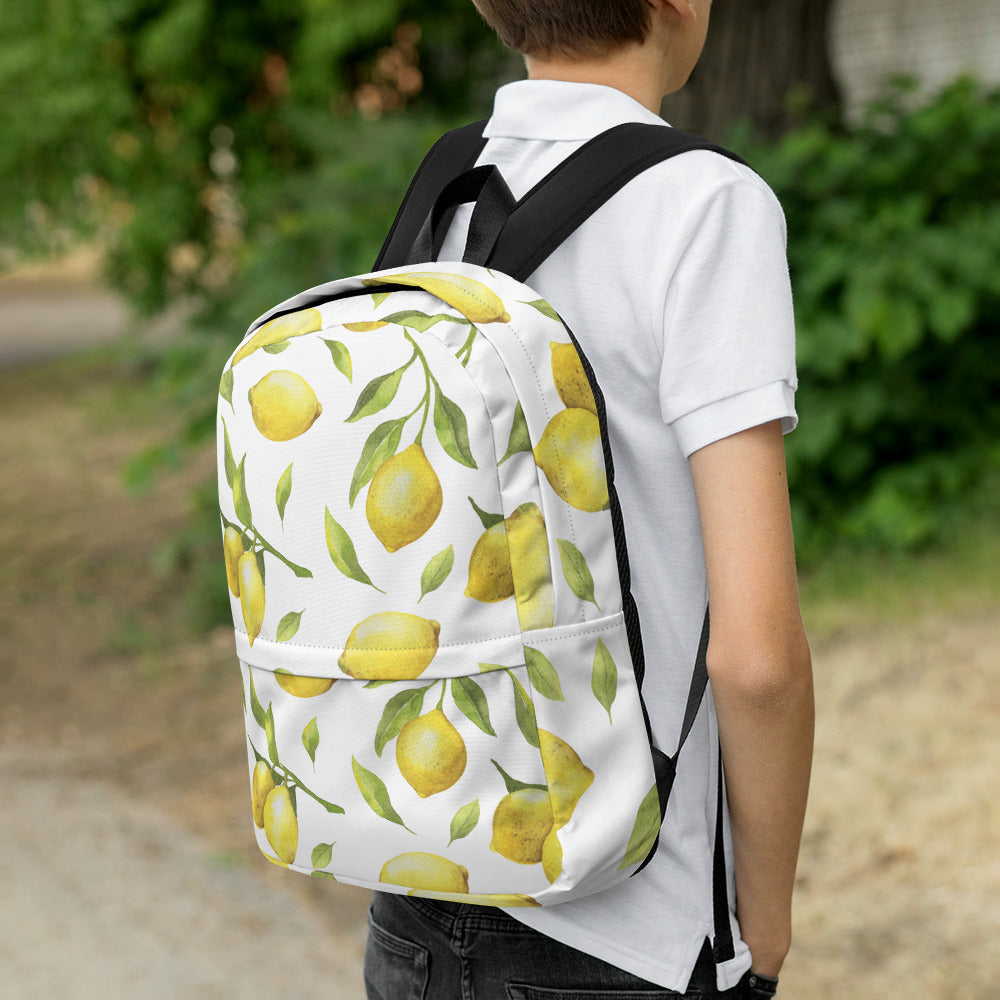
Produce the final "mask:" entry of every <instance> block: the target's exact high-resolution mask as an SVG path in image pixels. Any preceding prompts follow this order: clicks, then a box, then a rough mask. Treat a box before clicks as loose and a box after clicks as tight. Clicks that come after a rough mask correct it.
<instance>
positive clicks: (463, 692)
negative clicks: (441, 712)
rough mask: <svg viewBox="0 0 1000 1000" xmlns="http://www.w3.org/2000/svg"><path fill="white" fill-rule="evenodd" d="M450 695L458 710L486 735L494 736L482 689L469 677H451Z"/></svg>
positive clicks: (488, 708)
mask: <svg viewBox="0 0 1000 1000" xmlns="http://www.w3.org/2000/svg"><path fill="white" fill-rule="evenodd" d="M451 696H452V698H454V699H455V705H456V707H457V708H458V710H459V711H460V712H461V713H462V715H464V716H465V717H466V718H467V719H468V720H469V721H470V722H472V723H475V724H476V725H477V726H478V727H479V728H480V729H481V730H482V731H483V732H484V733H486V735H487V736H496V732H494V730H493V725H492V723H491V722H490V706H489V703H488V702H487V700H486V694H485V692H484V691H483V689H482V688H481V687H480V686H479V685H478V684H477V683H476V682H475V681H474V680H473V679H472V678H471V677H453V678H452V681H451Z"/></svg>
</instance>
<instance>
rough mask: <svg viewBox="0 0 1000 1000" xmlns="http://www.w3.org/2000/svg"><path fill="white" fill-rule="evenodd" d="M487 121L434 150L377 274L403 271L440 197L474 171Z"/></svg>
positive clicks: (402, 210)
mask: <svg viewBox="0 0 1000 1000" xmlns="http://www.w3.org/2000/svg"><path fill="white" fill-rule="evenodd" d="M485 126H486V119H483V120H482V121H478V122H473V123H472V124H471V125H465V126H463V127H462V128H457V129H454V130H453V131H451V132H445V134H444V135H443V136H441V138H440V139H438V141H437V142H436V143H434V145H433V146H432V147H431V149H430V151H429V152H428V153H427V155H426V156H425V157H424V159H423V162H422V163H421V164H420V166H419V167H418V168H417V172H416V173H415V174H414V175H413V180H412V181H410V187H409V189H408V190H407V192H406V195H405V197H404V198H403V201H402V204H401V205H400V206H399V210H398V211H397V212H396V218H395V221H394V222H393V224H392V228H391V229H390V230H389V235H388V236H386V238H385V243H383V244H382V249H381V251H379V255H378V258H377V259H376V261H375V266H374V267H373V268H372V270H373V271H381V270H383V269H385V268H389V267H400V266H401V265H402V264H403V263H404V262H405V260H406V256H407V254H408V253H409V250H410V248H411V247H412V246H413V244H414V242H415V241H416V238H417V234H418V233H419V232H420V227H421V226H422V225H423V223H424V220H425V219H426V218H427V217H428V215H429V214H430V211H431V209H432V208H433V207H434V202H435V201H437V197H438V195H439V194H440V193H441V192H442V191H443V190H444V188H445V186H446V185H447V184H448V183H449V181H451V180H453V179H454V178H455V177H457V176H458V175H459V174H460V173H462V172H463V171H465V170H468V169H469V168H470V167H472V166H473V165H474V164H475V162H476V160H477V159H478V158H479V154H480V153H481V152H482V151H483V147H484V146H485V145H486V139H485V138H484V137H483V129H484V128H485Z"/></svg>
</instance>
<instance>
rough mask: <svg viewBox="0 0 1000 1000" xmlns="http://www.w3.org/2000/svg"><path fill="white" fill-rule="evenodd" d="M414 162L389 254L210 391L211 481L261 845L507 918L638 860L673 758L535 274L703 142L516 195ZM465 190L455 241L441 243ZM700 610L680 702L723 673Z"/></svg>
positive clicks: (301, 865) (562, 331)
mask: <svg viewBox="0 0 1000 1000" xmlns="http://www.w3.org/2000/svg"><path fill="white" fill-rule="evenodd" d="M481 132H482V123H477V124H476V125H473V126H468V127H466V128H465V129H460V130H457V131H456V132H453V133H449V134H448V135H446V136H445V137H444V138H443V139H442V140H441V141H440V142H439V143H438V144H437V146H435V148H434V149H433V150H432V151H431V153H430V154H428V157H427V159H426V160H425V161H424V164H423V165H422V167H421V169H420V170H419V171H418V173H417V175H416V177H415V178H414V181H413V183H412V184H411V187H410V190H409V192H408V194H407V198H406V200H405V201H404V204H403V207H402V208H401V210H400V213H399V215H398V216H397V219H396V222H395V223H394V225H393V228H392V230H391V232H390V234H389V237H388V239H387V240H386V244H385V246H384V247H383V251H382V254H381V255H380V258H379V260H378V262H377V263H376V267H375V270H374V271H373V272H372V273H370V274H366V275H361V276H358V277H351V278H345V279H343V280H338V281H332V282H330V283H328V284H324V285H321V286H319V287H316V288H313V289H311V290H309V291H306V292H303V293H302V294H300V295H297V296H295V297H294V298H291V299H289V300H288V301H286V302H284V303H282V304H281V305H279V306H277V307H276V308H275V309H273V310H271V311H270V312H269V313H267V314H266V315H264V316H263V317H261V318H260V319H258V320H257V321H256V322H255V323H254V324H253V325H252V326H251V327H250V330H249V332H248V334H247V336H246V337H245V339H244V340H243V342H242V344H240V346H239V347H238V348H237V350H236V351H235V352H234V354H233V355H232V357H231V358H230V360H229V362H228V363H227V365H226V367H225V370H224V373H223V375H222V379H221V383H220V389H219V396H220V399H219V410H218V426H219V470H220V471H219V488H220V497H221V510H222V527H223V536H224V550H225V565H226V574H227V579H228V584H229V590H230V593H231V599H232V610H233V618H234V621H235V626H236V629H235V634H236V649H237V654H238V657H239V660H240V665H241V670H242V677H243V689H244V712H245V721H246V732H247V752H248V760H249V769H250V786H251V804H252V812H253V821H254V824H255V828H256V831H257V840H258V843H259V845H260V848H261V850H262V851H263V852H264V854H266V855H267V856H268V857H269V858H270V859H271V860H272V861H274V862H275V863H277V864H279V865H283V866H285V867H287V868H291V869H294V870H295V871H299V872H304V873H307V874H312V875H316V876H320V877H324V878H330V879H336V880H338V881H342V882H347V883H350V884H353V885H358V886H364V887H367V888H370V889H380V890H385V891H390V892H408V893H411V894H414V895H422V896H429V897H434V898H438V899H447V900H459V901H466V902H472V903H481V904H484V905H495V906H540V905H548V904H551V903H558V902H561V901H563V900H568V899H571V898H574V897H578V896H583V895H586V894H588V893H593V892H596V891H599V890H601V889H604V888H606V887H609V886H612V885H614V884H616V883H618V882H620V881H621V880H622V879H624V878H627V877H629V876H631V875H633V874H634V873H635V872H637V871H638V870H639V869H640V868H641V867H642V866H643V865H644V864H645V863H646V862H647V861H648V859H649V858H650V857H651V855H652V852H653V851H654V849H655V846H656V843H657V833H658V830H659V826H660V822H661V818H662V815H663V811H664V810H665V808H666V807H667V799H668V795H669V791H670V785H671V782H672V778H673V773H674V769H675V766H676V761H677V755H678V753H679V752H680V746H678V747H676V748H673V750H674V752H673V753H672V754H668V753H667V752H664V751H663V750H661V749H659V748H657V747H655V746H654V745H653V743H652V739H651V735H650V727H649V721H648V718H647V715H646V710H645V707H644V705H643V700H642V691H641V688H642V678H643V653H642V641H641V634H640V626H639V617H638V613H637V610H636V606H635V602H634V601H633V598H632V595H631V592H630V588H629V565H628V554H627V551H626V535H627V527H626V525H624V524H623V519H622V512H621V509H620V506H619V503H618V499H617V496H616V493H615V487H614V466H613V461H612V448H611V446H612V444H613V442H611V441H609V440H608V434H607V428H606V422H605V410H604V400H603V397H602V395H601V391H600V388H599V387H598V385H597V383H596V380H595V378H594V372H593V370H592V369H591V366H590V364H589V363H588V361H587V357H586V343H580V342H578V341H577V340H576V339H575V337H574V336H573V334H572V333H571V332H570V331H569V330H568V329H567V327H566V326H565V325H564V324H563V322H562V321H561V320H560V318H559V315H558V308H559V303H549V302H547V301H546V300H545V299H544V298H542V296H540V295H538V294H537V293H536V292H534V291H533V290H532V289H531V288H530V287H528V286H527V285H526V284H524V283H523V282H524V280H525V279H526V278H527V277H529V276H530V275H531V273H532V272H533V271H534V270H535V268H536V267H537V266H538V264H539V263H540V262H541V261H542V260H543V259H544V258H545V257H546V256H547V254H548V253H550V252H551V251H552V250H553V249H554V248H555V247H556V246H558V245H559V243H560V242H561V241H562V240H563V239H564V238H565V237H566V236H567V235H569V233H571V232H572V231H573V230H574V229H575V228H576V227H577V226H578V225H579V224H580V223H581V222H582V221H584V219H586V218H587V216H588V215H590V214H591V213H592V212H593V211H594V210H595V209H596V208H598V207H599V206H600V205H601V204H603V202H604V201H605V200H606V199H607V198H608V197H610V195H611V194H613V193H614V192H615V191H616V190H618V188H620V187H621V185H622V184H624V183H626V182H627V181H628V180H629V179H630V178H631V177H633V176H635V175H636V174H637V173H639V172H640V171H641V170H643V169H645V168H646V167H648V166H649V165H651V164H652V163H655V162H659V161H660V160H663V159H665V158H667V157H669V156H672V155H674V154H677V153H681V152H684V151H685V150H688V149H692V148H713V149H714V148H715V147H710V146H709V144H707V143H705V142H704V141H703V140H700V139H697V138H695V137H693V136H689V135H686V134H685V133H681V132H678V131H676V130H674V129H670V128H664V127H656V126H644V125H627V126H620V127H618V128H616V129H612V130H611V131H610V132H607V133H605V134H603V135H602V136H599V137H598V138H597V139H595V140H593V141H592V142H590V143H588V144H587V145H586V146H584V147H583V149H581V150H580V151H579V152H578V153H577V154H576V155H574V156H573V157H571V158H570V159H568V160H567V161H566V162H564V163H563V164H562V165H561V166H560V167H559V168H558V169H557V170H556V171H555V172H554V173H553V174H551V175H549V177H548V178H546V179H545V180H544V181H543V182H542V183H540V184H539V185H538V186H537V187H536V188H535V189H533V190H532V191H531V192H529V193H528V194H527V195H526V196H525V197H524V198H522V199H521V200H520V201H519V202H517V203H515V202H514V199H513V198H512V197H511V194H510V192H509V190H508V189H507V186H506V184H505V183H504V181H503V179H502V177H501V176H500V174H499V172H498V171H497V169H496V168H495V167H491V166H486V167H475V168H471V169H470V165H471V164H472V163H474V162H475V160H476V157H477V155H478V153H479V151H480V150H481V148H482V146H483V142H484V140H483V139H482V135H481ZM470 201H474V202H475V208H474V210H473V215H472V223H471V226H470V231H469V237H468V242H467V245H466V251H465V259H464V260H462V261H458V262H442V261H438V260H436V258H437V256H438V252H439V249H440V246H441V245H442V242H443V239H444V233H445V231H446V229H447V225H448V223H449V221H450V217H451V215H452V213H453V210H454V208H455V207H456V206H457V205H458V204H460V203H463V202H470ZM707 641H708V619H707V613H706V619H705V624H704V627H703V629H702V635H701V644H700V649H699V653H698V657H697V662H695V663H692V664H689V665H686V666H685V669H687V670H689V671H690V672H691V675H692V680H691V687H690V694H689V696H688V699H687V703H686V704H682V705H677V706H675V709H676V712H677V716H678V718H679V719H683V725H682V736H681V739H680V743H681V744H683V742H684V739H685V738H686V736H687V734H688V731H689V730H690V727H691V725H692V723H693V721H694V716H695V714H696V713H697V711H698V708H699V705H700V703H701V701H702V695H703V692H704V690H705V685H706V680H707V675H706V671H705V662H704V659H705V648H706V646H707Z"/></svg>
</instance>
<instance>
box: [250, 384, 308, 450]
mask: <svg viewBox="0 0 1000 1000" xmlns="http://www.w3.org/2000/svg"><path fill="white" fill-rule="evenodd" d="M247 399H248V400H249V401H250V413H251V416H252V417H253V422H254V424H256V426H257V430H259V431H260V432H261V434H263V435H264V437H266V438H267V439H268V440H269V441H290V440H291V439H292V438H296V437H298V436H299V435H300V434H305V432H306V431H307V430H309V428H310V427H312V425H313V424H314V423H315V421H316V418H317V417H318V416H319V415H320V414H321V413H322V412H323V407H322V406H320V403H319V400H318V399H317V398H316V393H315V392H313V389H312V386H311V385H310V384H309V383H308V382H307V381H306V380H305V379H304V378H303V377H302V376H301V375H298V374H296V373H295V372H290V371H286V370H284V369H278V370H276V371H273V372H268V373H267V374H266V375H265V376H264V377H263V378H262V379H261V380H260V381H259V382H258V383H257V384H256V385H255V386H253V387H252V388H251V389H250V391H249V392H248V393H247Z"/></svg>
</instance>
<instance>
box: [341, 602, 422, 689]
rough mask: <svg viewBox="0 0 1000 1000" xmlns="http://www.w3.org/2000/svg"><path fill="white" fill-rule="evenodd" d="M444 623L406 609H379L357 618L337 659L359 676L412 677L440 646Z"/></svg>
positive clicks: (394, 678) (353, 674) (348, 671)
mask: <svg viewBox="0 0 1000 1000" xmlns="http://www.w3.org/2000/svg"><path fill="white" fill-rule="evenodd" d="M440 632H441V626H440V625H439V624H438V623H437V622H436V621H434V620H433V619H431V618H421V617H420V616H419V615H410V614H406V613H405V612H403V611H380V612H378V613H377V614H374V615H369V616H368V617H367V618H366V619H365V620H364V621H361V622H358V624H357V625H355V626H354V628H353V629H352V630H351V634H350V636H349V637H348V639H347V643H346V644H345V646H344V652H343V653H341V655H340V659H339V660H337V663H338V664H339V666H340V669H341V670H343V671H344V673H345V674H349V675H350V676H351V677H355V678H358V679H360V680H373V679H378V680H391V681H403V680H413V679H414V678H416V677H419V676H420V675H421V674H422V673H423V672H424V671H425V670H426V669H427V666H428V664H429V663H430V662H431V660H433V659H434V654H435V653H437V649H438V635H439V633H440Z"/></svg>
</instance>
